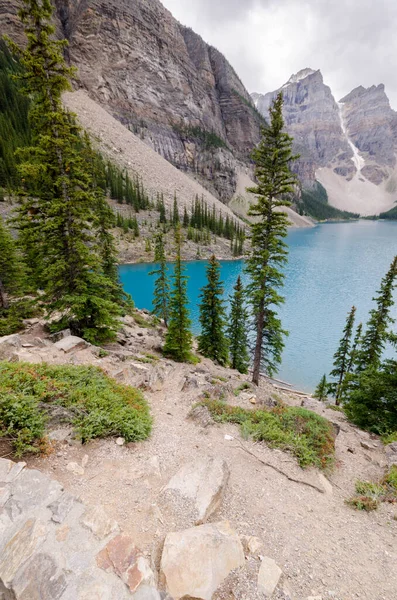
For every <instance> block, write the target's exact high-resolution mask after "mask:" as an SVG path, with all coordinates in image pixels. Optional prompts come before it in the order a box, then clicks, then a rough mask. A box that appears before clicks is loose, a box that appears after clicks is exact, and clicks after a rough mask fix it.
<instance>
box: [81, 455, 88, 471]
mask: <svg viewBox="0 0 397 600" xmlns="http://www.w3.org/2000/svg"><path fill="white" fill-rule="evenodd" d="M87 464H88V454H84V456H83V458H82V459H81V466H82V467H83V469H85V468H86V466H87Z"/></svg>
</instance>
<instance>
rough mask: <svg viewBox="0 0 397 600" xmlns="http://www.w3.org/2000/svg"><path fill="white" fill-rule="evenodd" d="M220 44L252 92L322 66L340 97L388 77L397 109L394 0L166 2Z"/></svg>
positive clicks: (396, 8) (388, 88)
mask: <svg viewBox="0 0 397 600" xmlns="http://www.w3.org/2000/svg"><path fill="white" fill-rule="evenodd" d="M162 2H163V4H164V5H165V6H166V7H167V8H168V9H169V10H170V11H171V12H172V13H173V15H174V16H175V17H176V18H177V19H178V20H179V21H180V22H181V23H183V24H184V25H188V26H190V27H192V29H194V30H195V31H196V32H197V33H199V34H200V35H201V36H202V37H203V38H204V39H205V40H206V41H207V42H208V43H210V44H212V45H213V46H216V47H217V48H218V49H219V50H220V51H221V52H223V54H225V56H226V57H227V58H228V60H229V61H230V62H231V64H232V65H233V66H234V68H235V69H236V71H237V72H238V74H239V75H240V77H241V78H242V80H243V82H244V83H245V85H246V87H247V88H248V90H249V91H250V92H254V91H257V92H267V91H272V90H274V89H276V88H278V87H280V86H281V85H282V84H283V83H285V82H286V81H287V80H288V79H289V77H290V75H291V74H292V73H296V72H297V71H299V70H300V69H303V68H305V67H311V68H313V69H321V71H322V73H323V76H324V80H325V83H326V84H327V85H329V86H330V87H331V88H332V91H333V93H334V95H335V96H336V99H337V100H339V99H340V98H341V97H342V96H344V95H345V94H347V93H348V92H350V91H351V90H352V89H353V88H355V87H357V86H358V85H363V86H365V87H369V86H370V85H373V84H376V85H377V84H379V83H384V84H385V86H386V93H387V94H388V96H389V98H390V101H391V104H392V106H393V108H394V109H396V110H397V1H396V0H162Z"/></svg>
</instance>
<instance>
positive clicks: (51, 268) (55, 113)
mask: <svg viewBox="0 0 397 600" xmlns="http://www.w3.org/2000/svg"><path fill="white" fill-rule="evenodd" d="M52 13H53V9H52V6H51V3H50V1H49V0H22V9H21V10H20V12H19V16H20V19H21V21H22V24H23V26H24V29H25V33H26V36H27V45H26V49H24V50H19V49H18V48H17V47H16V46H15V44H13V43H12V42H9V43H10V44H11V47H12V49H13V50H14V51H15V52H18V55H19V57H20V61H21V65H22V67H23V74H22V75H21V76H20V79H21V80H22V82H23V91H24V93H25V94H27V95H28V96H29V97H31V98H32V104H31V109H30V113H29V117H30V126H31V130H32V143H31V147H29V148H27V149H26V150H24V151H23V152H22V154H21V156H22V161H23V162H22V163H21V165H20V173H21V176H22V178H23V181H24V191H21V199H20V204H19V209H18V219H17V224H18V228H19V232H20V241H21V243H22V245H23V248H24V251H25V255H26V257H27V260H28V262H29V263H30V264H29V265H28V266H29V267H30V272H31V273H32V275H33V278H34V279H35V281H36V282H37V283H39V284H40V285H41V286H42V287H43V288H44V291H45V300H47V303H48V308H49V310H50V312H55V311H59V312H60V313H61V314H62V315H63V318H62V325H65V324H68V325H69V326H70V327H71V329H72V331H73V332H74V333H76V334H77V335H82V336H83V337H85V338H86V339H87V340H89V341H91V342H95V341H101V340H104V339H109V338H110V337H111V336H112V335H114V332H115V330H116V329H117V327H118V320H117V317H118V315H119V314H120V307H119V306H118V304H117V303H116V302H114V301H113V299H112V297H113V294H114V281H111V280H110V279H109V278H108V277H106V276H105V274H104V272H103V264H102V260H101V257H100V255H99V253H98V246H97V244H96V240H95V228H94V227H93V224H94V223H96V222H97V221H96V219H97V208H98V202H97V195H96V193H95V192H94V191H93V181H92V176H91V173H90V169H89V167H87V164H86V161H85V158H84V152H82V151H81V150H82V147H83V142H82V138H81V130H80V128H79V127H78V126H77V125H76V121H75V118H74V116H73V115H72V114H70V113H68V112H66V111H65V110H64V108H63V105H62V100H61V96H62V93H63V92H64V91H66V90H68V89H70V83H69V82H70V79H71V77H72V76H73V74H74V70H73V69H71V68H69V67H67V66H66V64H65V61H64V58H63V50H64V48H65V45H66V42H65V41H59V40H56V39H55V38H54V32H55V28H54V26H53V25H52Z"/></svg>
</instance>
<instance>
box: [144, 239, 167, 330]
mask: <svg viewBox="0 0 397 600" xmlns="http://www.w3.org/2000/svg"><path fill="white" fill-rule="evenodd" d="M154 261H155V262H156V263H158V269H155V270H154V271H151V272H150V273H149V275H157V278H156V281H155V284H154V294H153V314H155V315H156V316H157V317H159V319H163V321H164V324H165V326H166V327H168V318H169V302H170V284H169V279H168V273H167V262H166V257H165V249H164V238H163V235H162V234H161V233H159V234H157V235H156V247H155V251H154Z"/></svg>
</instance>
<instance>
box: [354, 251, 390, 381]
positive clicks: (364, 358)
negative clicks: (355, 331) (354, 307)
mask: <svg viewBox="0 0 397 600" xmlns="http://www.w3.org/2000/svg"><path fill="white" fill-rule="evenodd" d="M396 278H397V256H395V257H394V259H393V262H392V263H391V265H390V268H389V270H388V272H387V273H386V275H385V277H384V278H383V279H382V283H381V286H380V290H379V291H378V294H379V295H378V296H377V297H375V298H373V300H374V302H376V304H377V307H376V308H374V309H372V310H371V312H370V318H369V321H368V323H367V330H366V332H365V334H364V336H363V339H362V341H361V348H360V352H359V355H358V358H357V369H358V371H365V369H367V368H369V367H374V368H375V369H376V368H378V367H379V366H380V364H381V359H382V354H383V351H384V349H385V345H386V343H387V341H388V340H389V339H390V331H389V329H388V328H389V326H390V325H391V324H393V323H394V319H392V317H391V316H390V309H391V307H392V306H393V304H394V299H393V292H394V288H395V286H396Z"/></svg>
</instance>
